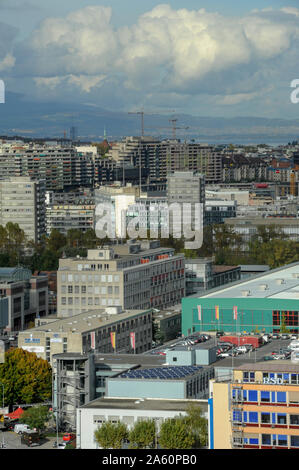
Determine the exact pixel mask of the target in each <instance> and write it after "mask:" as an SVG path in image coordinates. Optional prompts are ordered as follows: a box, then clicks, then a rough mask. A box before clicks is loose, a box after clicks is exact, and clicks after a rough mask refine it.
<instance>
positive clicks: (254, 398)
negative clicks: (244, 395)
mask: <svg viewBox="0 0 299 470" xmlns="http://www.w3.org/2000/svg"><path fill="white" fill-rule="evenodd" d="M248 401H252V402H257V391H256V390H249V391H248Z"/></svg>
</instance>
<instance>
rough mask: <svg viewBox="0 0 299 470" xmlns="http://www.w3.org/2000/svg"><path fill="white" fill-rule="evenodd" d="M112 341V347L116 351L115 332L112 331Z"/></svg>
mask: <svg viewBox="0 0 299 470" xmlns="http://www.w3.org/2000/svg"><path fill="white" fill-rule="evenodd" d="M110 339H111V346H112V347H113V349H115V331H112V332H111V333H110Z"/></svg>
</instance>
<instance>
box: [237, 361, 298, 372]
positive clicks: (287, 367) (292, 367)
mask: <svg viewBox="0 0 299 470" xmlns="http://www.w3.org/2000/svg"><path fill="white" fill-rule="evenodd" d="M234 369H235V370H244V371H253V370H256V371H264V372H290V373H294V374H299V365H298V364H290V363H286V361H284V360H279V361H274V362H272V361H266V362H256V363H253V364H242V365H240V366H238V367H235V368H234Z"/></svg>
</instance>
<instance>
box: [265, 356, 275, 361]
mask: <svg viewBox="0 0 299 470" xmlns="http://www.w3.org/2000/svg"><path fill="white" fill-rule="evenodd" d="M263 361H273V356H264V357H263Z"/></svg>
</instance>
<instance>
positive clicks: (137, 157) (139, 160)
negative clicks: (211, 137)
mask: <svg viewBox="0 0 299 470" xmlns="http://www.w3.org/2000/svg"><path fill="white" fill-rule="evenodd" d="M106 156H107V158H108V159H109V160H114V161H117V162H119V163H124V164H125V163H126V164H131V165H133V166H135V167H136V166H137V167H139V166H141V167H142V168H143V169H145V170H147V171H148V176H149V178H150V179H161V180H163V179H164V180H165V179H166V178H167V174H168V173H171V172H174V171H184V170H185V171H186V170H187V171H200V172H202V173H204V174H205V176H206V180H207V181H209V182H211V183H216V182H219V181H221V180H222V158H221V155H218V154H217V153H215V152H214V151H213V148H212V147H211V146H207V145H202V144H197V143H190V142H181V141H179V140H176V139H173V140H159V139H155V138H153V137H147V136H143V137H125V138H124V139H123V140H122V141H121V142H116V143H115V144H114V145H113V146H112V148H111V149H110V151H109V152H108V153H107V155H106Z"/></svg>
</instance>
